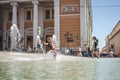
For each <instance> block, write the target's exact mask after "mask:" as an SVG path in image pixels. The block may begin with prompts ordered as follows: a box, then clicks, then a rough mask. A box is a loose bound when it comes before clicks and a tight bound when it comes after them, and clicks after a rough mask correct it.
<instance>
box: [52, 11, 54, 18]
mask: <svg viewBox="0 0 120 80" xmlns="http://www.w3.org/2000/svg"><path fill="white" fill-rule="evenodd" d="M52 19H54V9H52Z"/></svg>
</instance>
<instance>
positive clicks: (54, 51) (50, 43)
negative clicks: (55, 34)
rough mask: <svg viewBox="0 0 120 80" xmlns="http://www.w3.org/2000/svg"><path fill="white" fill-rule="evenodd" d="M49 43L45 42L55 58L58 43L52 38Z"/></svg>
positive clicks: (48, 39)
mask: <svg viewBox="0 0 120 80" xmlns="http://www.w3.org/2000/svg"><path fill="white" fill-rule="evenodd" d="M47 42H48V43H45V42H44V44H45V45H47V46H48V49H49V51H50V52H51V53H53V56H54V57H55V56H56V43H55V42H54V41H53V40H52V37H48V38H47Z"/></svg>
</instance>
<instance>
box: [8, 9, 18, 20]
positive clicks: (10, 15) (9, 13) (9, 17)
mask: <svg viewBox="0 0 120 80" xmlns="http://www.w3.org/2000/svg"><path fill="white" fill-rule="evenodd" d="M17 20H19V13H18V12H17ZM8 21H12V11H9V12H8Z"/></svg>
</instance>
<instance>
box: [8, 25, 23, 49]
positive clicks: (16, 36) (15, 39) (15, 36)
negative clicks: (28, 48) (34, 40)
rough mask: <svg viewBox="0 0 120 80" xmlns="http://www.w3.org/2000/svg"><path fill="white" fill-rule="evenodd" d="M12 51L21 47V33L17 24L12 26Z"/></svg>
mask: <svg viewBox="0 0 120 80" xmlns="http://www.w3.org/2000/svg"><path fill="white" fill-rule="evenodd" d="M10 36H11V51H17V50H18V48H20V44H19V42H20V40H21V35H20V32H19V29H18V27H17V25H16V24H13V25H12V26H11V33H10Z"/></svg>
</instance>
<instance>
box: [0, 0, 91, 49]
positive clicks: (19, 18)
mask: <svg viewBox="0 0 120 80" xmlns="http://www.w3.org/2000/svg"><path fill="white" fill-rule="evenodd" d="M13 24H15V25H17V27H18V29H19V31H20V34H21V37H22V38H24V46H30V47H35V43H36V36H37V35H40V36H41V37H43V38H44V40H45V41H46V38H47V37H48V36H52V35H53V34H55V35H56V36H57V40H58V43H59V45H58V46H59V47H68V46H69V47H77V46H78V45H79V46H81V47H83V46H84V44H87V45H88V46H89V47H90V46H91V34H92V10H91V0H34V1H33V0H0V49H1V50H4V49H5V48H6V47H7V48H11V26H12V25H13Z"/></svg>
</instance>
